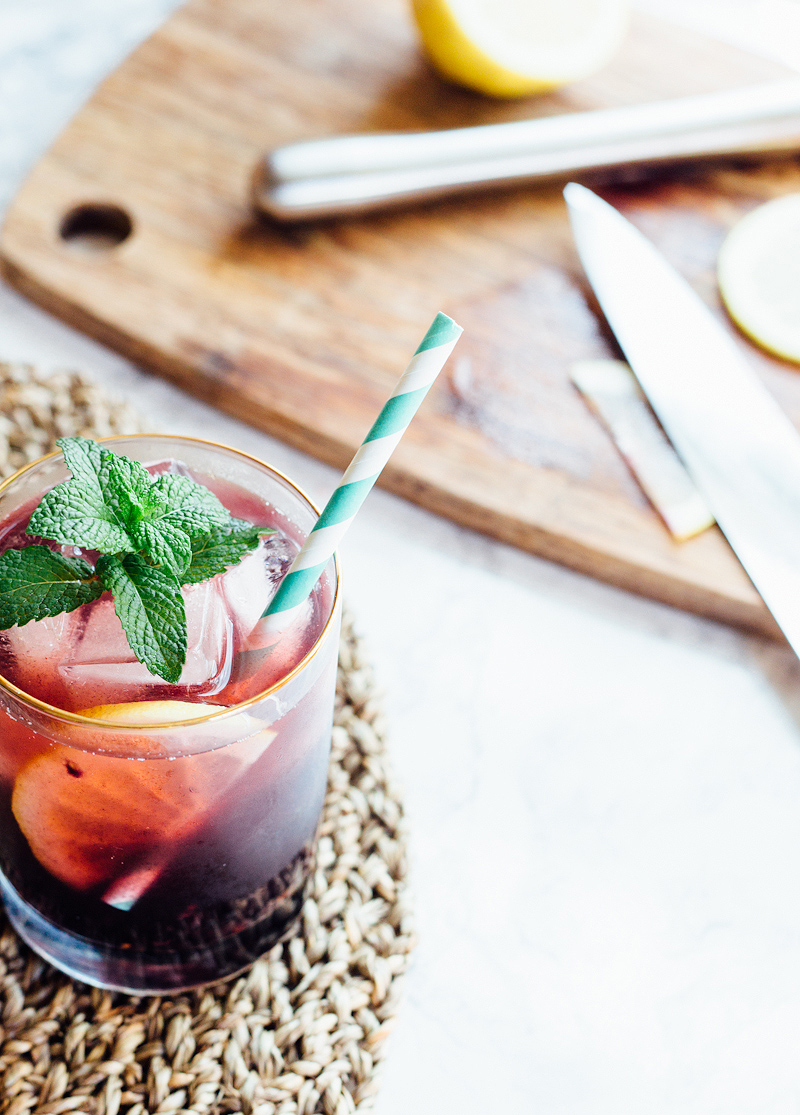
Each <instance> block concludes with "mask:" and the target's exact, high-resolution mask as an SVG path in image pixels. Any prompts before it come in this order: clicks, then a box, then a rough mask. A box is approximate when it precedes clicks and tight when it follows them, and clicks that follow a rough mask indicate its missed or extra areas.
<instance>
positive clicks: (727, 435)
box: [564, 183, 800, 657]
mask: <svg viewBox="0 0 800 1115" xmlns="http://www.w3.org/2000/svg"><path fill="white" fill-rule="evenodd" d="M564 197H565V200H566V202H567V206H568V209H569V215H570V221H571V224H572V232H573V236H574V238H575V243H576V245H577V248H578V254H579V256H580V259H581V263H582V264H583V267H584V270H585V271H586V274H587V276H588V279H589V282H590V283H591V285H592V288H593V289H594V292H595V294H596V295H597V299H598V302H599V303H600V306H601V308H602V310H603V313H604V315H605V317H606V319H607V321H608V323H609V325H610V327H611V329H612V330H613V332H614V334H615V335H616V338H617V340H618V341H619V344H620V347H621V348H622V350H623V352H624V353H625V357H626V359H627V361H628V363H629V364H630V366H631V367H632V368H633V370H634V372H635V374H636V377H637V379H638V380H639V383H640V384H641V387H642V390H643V391H644V393H645V395H646V396H647V398H648V399H649V401H650V404H651V406H652V407H653V410H654V411H655V413H656V415H657V416H658V419H659V421H660V422H661V424H662V426H663V427H664V429H665V431H666V433H667V435H668V436H669V438H670V440H671V441H672V444H673V445H674V446H675V449H676V451H677V452H678V454H679V455H680V457H681V458H682V460H683V462H684V464H685V466H686V468H687V470H688V472H689V474H690V475H691V476H692V478H693V480H694V482H695V484H696V485H697V487H698V488H699V489H700V491H701V492H702V493H703V495H704V497H705V499H706V501H707V503H708V505H709V507H710V509H711V511H712V513H713V514H714V516H715V518H716V520H717V522H718V524H719V526H720V528H721V529H722V531H723V533H724V534H725V537H726V538H727V539H728V542H729V543H730V545H731V547H732V549H733V551H734V552H735V554H736V555H737V557H738V558H739V560H740V562H741V563H742V565H743V567H744V569H745V570H746V572H747V574H748V576H749V577H750V579H751V581H752V582H753V584H754V585H755V587H756V589H757V590H758V592H759V594H760V595H761V597H762V599H763V600H764V603H765V604H766V606H767V608H768V609H769V610H770V612H771V613H772V615H773V616H774V618H775V620H776V622H777V623H778V626H779V627H780V628H781V630H782V631H783V633H784V635H785V636H786V639H787V640H788V642H789V644H790V645H791V647H792V649H793V650H794V652H795V654H797V655H798V656H799V657H800V434H798V432H797V430H796V429H795V427H794V426H793V425H792V423H791V422H790V421H789V419H788V418H787V416H786V415H785V414H784V413H783V411H782V410H781V409H780V407H779V406H778V404H777V403H776V401H775V400H774V399H773V397H772V396H771V395H770V394H769V392H768V391H767V390H766V388H765V387H763V386H762V384H761V382H760V381H759V379H758V378H757V376H756V374H755V372H754V371H753V370H752V369H751V367H750V366H749V364H748V363H747V362H746V360H745V358H744V356H743V355H742V353H741V352H740V351H739V349H738V348H737V346H736V344H735V343H734V341H733V339H732V337H730V336H729V335H728V334H727V333H726V332H725V330H724V328H723V327H722V325H721V324H720V322H718V321H717V319H716V318H715V317H714V315H713V314H712V313H711V311H710V310H709V309H708V307H707V306H706V305H705V303H704V302H702V301H701V299H700V298H699V296H698V295H697V294H696V293H695V292H694V291H693V290H692V288H691V287H690V286H689V284H688V283H687V282H686V281H685V280H684V279H683V278H682V277H681V276H680V275H678V274H677V272H676V271H674V270H673V268H672V267H671V266H670V265H669V264H668V263H667V261H666V260H665V259H664V258H663V257H662V256H661V255H660V254H659V252H658V251H657V250H656V248H655V247H654V246H653V244H652V243H651V242H650V241H649V240H648V239H647V238H646V237H645V236H643V235H642V233H640V232H639V231H638V230H637V229H636V228H634V226H633V225H632V224H631V223H630V222H629V221H627V220H626V219H625V218H624V217H623V216H622V215H621V214H620V213H618V212H617V210H616V209H614V208H613V207H612V206H611V205H609V204H608V203H607V202H605V201H603V200H602V199H601V198H599V197H598V196H597V195H596V194H594V193H592V191H591V190H587V189H586V188H585V187H583V186H579V185H577V184H576V183H570V184H569V185H568V186H567V187H566V189H565V190H564Z"/></svg>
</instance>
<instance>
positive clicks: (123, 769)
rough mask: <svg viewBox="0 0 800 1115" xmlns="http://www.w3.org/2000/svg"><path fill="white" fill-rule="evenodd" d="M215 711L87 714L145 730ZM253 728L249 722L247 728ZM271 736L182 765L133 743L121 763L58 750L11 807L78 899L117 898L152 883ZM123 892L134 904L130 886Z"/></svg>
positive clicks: (40, 764)
mask: <svg viewBox="0 0 800 1115" xmlns="http://www.w3.org/2000/svg"><path fill="white" fill-rule="evenodd" d="M218 709H219V706H217V705H206V704H192V703H190V702H186V701H140V702H133V703H130V704H126V705H101V706H98V707H97V708H93V709H86V710H84V711H83V713H82V715H84V716H89V717H91V718H93V719H108V720H114V721H115V722H116V723H117V724H130V725H131V727H136V726H141V727H144V726H146V725H152V724H163V723H175V722H177V721H185V720H193V719H197V718H198V717H201V716H203V715H204V713H207V712H209V711H218ZM250 719H254V718H248V717H242V725H243V727H244V724H245V721H246V720H250ZM256 724H257V722H256ZM273 737H274V733H273V732H271V731H269V730H266V729H264V730H261V731H254V727H253V726H252V725H248V734H246V735H245V738H243V739H242V740H240V741H238V742H233V743H232V744H231V745H229V746H225V747H221V748H220V749H219V751H216V750H210V751H204V752H201V753H200V754H196V755H195V754H193V755H186V756H182V757H181V756H179V757H175V758H169V757H160V758H153V757H152V756H151V757H146V758H137V756H136V750H135V742H136V736H135V735H132V736H130V737H128V738H127V739H126V740H125V742H126V743H128V744H129V745H133V746H132V748H131V751H130V753H129V754H128V756H127V757H124V758H123V757H120V756H119V755H109V754H101V753H98V752H93V751H85V750H79V749H78V748H75V747H69V746H61V745H56V746H54V747H53V748H52V750H48V751H45V752H42V753H41V754H39V755H37V756H36V757H35V758H33V759H31V760H30V761H29V762H27V763H26V764H25V765H24V766H23V767H22V769H21V770H20V771H19V773H18V775H17V777H16V779H15V782H14V790H13V794H12V799H11V808H12V810H13V813H14V816H15V818H16V820H17V823H18V825H19V827H20V829H21V830H22V832H23V834H24V836H25V838H26V840H27V841H28V844H29V846H30V848H31V851H32V852H33V854H34V856H35V857H36V859H37V860H38V861H39V863H41V864H42V866H43V867H45V868H46V869H47V870H48V871H49V872H50V873H51V874H52V875H54V876H55V877H56V878H57V879H60V880H61V881H62V882H63V883H66V884H67V885H68V886H71V887H74V888H75V889H77V890H80V891H90V890H97V891H98V892H99V893H100V894H104V893H105V892H107V891H109V890H110V892H112V893H117V890H119V887H120V883H121V881H122V880H125V879H129V878H131V877H132V876H134V877H136V878H140V879H141V880H143V885H146V884H148V883H149V882H150V881H152V879H153V878H155V876H156V875H157V874H158V872H159V870H160V868H161V867H162V866H163V865H164V864H166V863H167V862H168V861H169V860H170V859H171V858H172V856H173V855H174V854H175V850H176V849H177V848H178V847H179V845H180V842H181V841H182V840H185V839H186V838H187V837H188V836H190V835H191V834H192V833H193V832H194V831H195V830H196V829H197V828H198V826H199V825H200V824H201V822H202V821H203V820H204V818H205V817H206V816H208V814H209V812H210V811H211V810H212V809H213V806H214V804H215V802H216V801H217V800H218V798H219V795H220V794H221V793H222V792H223V791H224V790H225V789H227V788H228V787H229V786H230V785H231V784H232V782H233V781H234V780H235V779H236V778H237V777H238V776H239V775H240V774H242V773H243V771H244V770H245V769H246V768H247V766H249V764H250V763H251V762H253V761H254V760H255V758H256V757H257V756H258V755H259V754H260V753H262V752H263V751H264V750H265V748H266V747H267V746H268V745H269V743H270V742H271V740H272V738H273ZM147 746H148V747H152V741H150V740H148V741H147ZM144 753H145V755H147V749H144ZM123 890H124V892H125V896H126V897H125V901H126V903H127V902H128V901H129V899H130V894H129V891H130V887H128V888H127V889H125V888H124V887H123ZM112 904H116V903H112Z"/></svg>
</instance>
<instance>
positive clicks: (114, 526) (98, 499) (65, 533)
mask: <svg viewBox="0 0 800 1115" xmlns="http://www.w3.org/2000/svg"><path fill="white" fill-rule="evenodd" d="M58 445H59V446H60V447H61V451H62V452H63V454H64V459H65V460H66V462H67V464H68V465H69V468H70V471H71V472H72V474H73V478H72V480H65V481H64V482H63V483H62V484H58V485H57V486H56V487H55V488H53V489H52V490H51V491H49V492H47V493H46V495H45V496H44V497H43V499H42V501H41V503H40V504H39V506H38V507H37V508H36V510H35V511H34V513H33V514H32V515H31V521H30V523H29V524H28V534H32V535H37V536H38V537H40V538H51V539H52V540H53V541H54V542H61V543H62V544H64V545H68V546H82V547H83V548H84V549H87V550H99V551H100V552H101V553H106V554H111V553H120V552H125V551H133V550H135V549H136V546H135V545H134V543H133V540H132V539H131V537H130V535H129V534H128V532H127V530H126V529H125V526H124V524H123V523H122V522H120V518H119V515H118V514H117V512H116V510H115V509H114V508H113V507H111V506H109V504H108V503H107V502H106V498H105V492H104V488H103V484H102V482H101V475H102V472H103V462H102V452H103V451H101V450H100V447H99V446H98V445H96V444H95V443H94V442H92V441H89V440H88V439H87V438H60V439H59V441H58Z"/></svg>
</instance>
